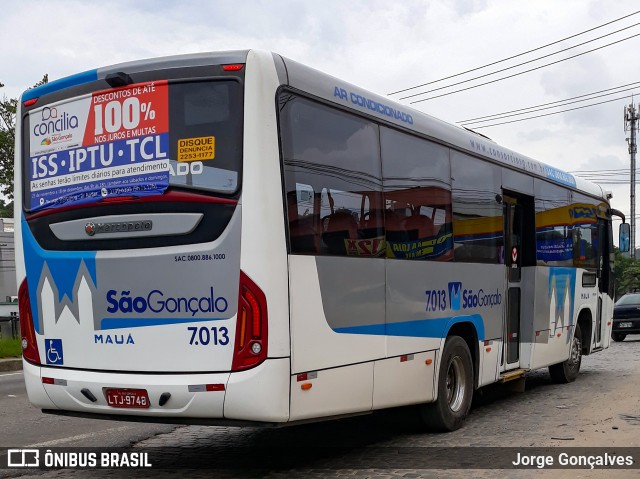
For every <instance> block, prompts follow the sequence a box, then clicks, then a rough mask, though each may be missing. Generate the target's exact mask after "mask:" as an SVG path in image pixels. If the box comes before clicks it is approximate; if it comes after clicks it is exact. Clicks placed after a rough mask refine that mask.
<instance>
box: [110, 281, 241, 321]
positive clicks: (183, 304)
mask: <svg viewBox="0 0 640 479" xmlns="http://www.w3.org/2000/svg"><path fill="white" fill-rule="evenodd" d="M107 303H108V304H109V307H108V308H107V312H109V313H112V314H114V313H140V314H142V313H145V312H147V311H151V312H152V313H156V314H161V313H172V314H173V313H190V314H191V316H195V315H196V314H198V313H224V312H225V311H226V310H227V308H228V307H229V303H228V301H227V300H226V298H224V297H223V296H217V297H216V296H215V294H214V291H213V286H212V287H210V288H209V293H208V295H206V296H200V297H197V296H192V297H190V298H187V297H172V296H165V294H164V293H163V292H162V291H160V290H158V289H154V290H153V291H151V292H149V294H147V295H146V296H135V297H133V296H131V291H120V292H118V291H116V290H115V289H110V290H109V291H107Z"/></svg>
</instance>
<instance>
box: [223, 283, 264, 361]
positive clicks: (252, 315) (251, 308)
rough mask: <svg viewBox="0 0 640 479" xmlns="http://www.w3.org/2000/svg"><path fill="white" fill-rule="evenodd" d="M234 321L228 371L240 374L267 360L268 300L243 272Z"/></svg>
mask: <svg viewBox="0 0 640 479" xmlns="http://www.w3.org/2000/svg"><path fill="white" fill-rule="evenodd" d="M237 321H238V322H237V325H236V342H235V346H234V352H233V363H232V365H231V369H232V370H233V371H242V370H244V369H249V368H252V367H254V366H257V365H258V364H260V363H261V362H262V361H264V360H265V359H266V358H267V298H266V297H265V295H264V293H263V292H262V290H261V289H260V288H259V287H258V286H257V285H256V284H255V283H254V282H253V281H252V280H251V278H249V277H248V276H247V275H246V274H244V272H243V271H240V293H239V296H238V320H237Z"/></svg>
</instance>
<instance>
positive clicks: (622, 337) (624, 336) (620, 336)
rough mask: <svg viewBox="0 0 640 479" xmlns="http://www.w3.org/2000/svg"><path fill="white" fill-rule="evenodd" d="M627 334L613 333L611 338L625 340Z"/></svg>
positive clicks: (619, 340)
mask: <svg viewBox="0 0 640 479" xmlns="http://www.w3.org/2000/svg"><path fill="white" fill-rule="evenodd" d="M626 337H627V335H626V334H624V333H611V339H613V340H614V341H615V342H616V343H619V342H622V341H624V338H626Z"/></svg>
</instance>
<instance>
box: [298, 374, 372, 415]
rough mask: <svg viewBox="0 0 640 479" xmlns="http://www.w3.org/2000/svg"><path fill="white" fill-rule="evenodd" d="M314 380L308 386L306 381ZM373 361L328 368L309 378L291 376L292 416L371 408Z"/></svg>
mask: <svg viewBox="0 0 640 479" xmlns="http://www.w3.org/2000/svg"><path fill="white" fill-rule="evenodd" d="M305 382H307V383H311V385H312V387H311V389H308V390H303V389H302V387H301V386H302V384H304V383H305ZM372 391H373V362H367V363H362V364H352V365H350V366H345V367H342V368H333V369H325V370H322V371H318V372H317V377H316V378H315V379H312V380H309V381H298V378H297V377H296V376H295V375H294V376H292V377H291V420H292V421H296V420H300V419H310V418H315V417H323V416H338V415H341V414H349V413H356V412H365V411H370V410H371V407H372V398H371V392H372Z"/></svg>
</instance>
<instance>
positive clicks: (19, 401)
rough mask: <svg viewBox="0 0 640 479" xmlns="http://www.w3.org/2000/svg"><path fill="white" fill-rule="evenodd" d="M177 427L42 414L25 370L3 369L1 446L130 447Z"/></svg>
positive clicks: (0, 382) (0, 391)
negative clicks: (28, 388)
mask: <svg viewBox="0 0 640 479" xmlns="http://www.w3.org/2000/svg"><path fill="white" fill-rule="evenodd" d="M174 428H175V426H167V425H155V424H143V423H121V422H116V421H94V420H90V419H78V418H69V417H62V416H53V415H49V414H42V413H41V412H40V410H39V409H36V408H34V407H32V406H31V405H30V404H29V400H28V399H27V391H26V389H25V385H24V379H23V376H22V372H21V371H17V372H11V373H0V447H54V446H56V447H71V446H83V447H92V446H95V447H101V446H105V447H126V446H129V445H131V444H134V443H136V442H138V441H140V440H142V439H145V438H149V437H152V436H153V435H155V434H159V433H166V432H169V431H172V430H173V429H174Z"/></svg>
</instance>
